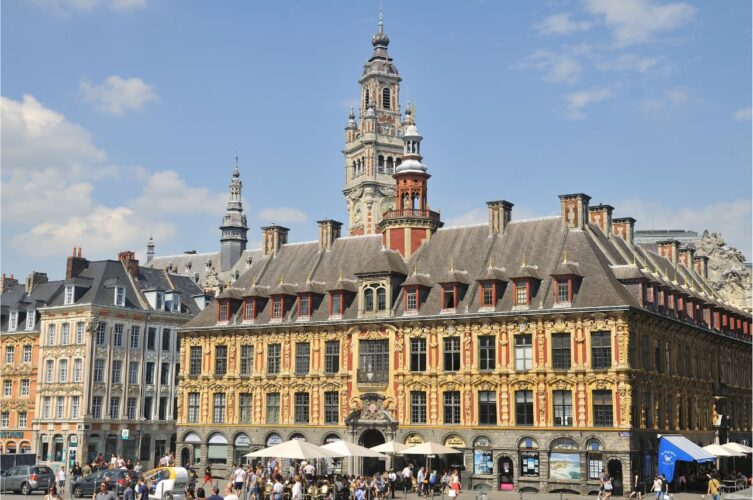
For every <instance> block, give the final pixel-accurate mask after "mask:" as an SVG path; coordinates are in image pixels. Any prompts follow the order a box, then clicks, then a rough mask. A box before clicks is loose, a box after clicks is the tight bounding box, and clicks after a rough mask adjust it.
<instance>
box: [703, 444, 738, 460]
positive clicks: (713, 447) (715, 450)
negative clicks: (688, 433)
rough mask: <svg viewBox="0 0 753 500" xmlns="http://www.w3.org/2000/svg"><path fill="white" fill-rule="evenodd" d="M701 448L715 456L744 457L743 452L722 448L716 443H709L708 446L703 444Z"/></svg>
mask: <svg viewBox="0 0 753 500" xmlns="http://www.w3.org/2000/svg"><path fill="white" fill-rule="evenodd" d="M703 449H704V450H706V451H708V452H709V453H711V454H712V455H714V456H717V457H744V456H745V454H744V453H740V452H737V451H730V450H727V449H725V448H722V447H721V446H719V445H718V444H710V445H708V446H704V447H703Z"/></svg>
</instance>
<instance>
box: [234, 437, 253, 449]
mask: <svg viewBox="0 0 753 500" xmlns="http://www.w3.org/2000/svg"><path fill="white" fill-rule="evenodd" d="M235 446H237V447H238V448H248V447H249V446H251V440H250V439H249V438H248V436H246V435H245V434H239V435H238V436H236V438H235Z"/></svg>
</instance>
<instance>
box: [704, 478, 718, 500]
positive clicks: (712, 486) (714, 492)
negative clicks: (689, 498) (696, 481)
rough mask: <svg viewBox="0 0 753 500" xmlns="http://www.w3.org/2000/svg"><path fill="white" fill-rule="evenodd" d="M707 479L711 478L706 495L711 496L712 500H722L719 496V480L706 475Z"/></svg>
mask: <svg viewBox="0 0 753 500" xmlns="http://www.w3.org/2000/svg"><path fill="white" fill-rule="evenodd" d="M706 477H707V478H709V484H708V487H707V489H706V494H707V495H711V499H712V500H720V498H721V497H720V496H719V488H720V487H721V485H720V484H719V480H718V479H717V478H716V475H713V476H712V475H710V474H706Z"/></svg>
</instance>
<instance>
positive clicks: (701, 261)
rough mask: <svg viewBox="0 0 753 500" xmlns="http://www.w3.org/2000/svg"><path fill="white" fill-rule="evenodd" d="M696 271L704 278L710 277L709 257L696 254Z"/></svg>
mask: <svg viewBox="0 0 753 500" xmlns="http://www.w3.org/2000/svg"><path fill="white" fill-rule="evenodd" d="M693 265H694V266H695V272H696V273H697V274H698V276H700V277H701V278H703V279H704V280H708V279H709V258H708V257H706V256H705V255H696V256H695V257H693Z"/></svg>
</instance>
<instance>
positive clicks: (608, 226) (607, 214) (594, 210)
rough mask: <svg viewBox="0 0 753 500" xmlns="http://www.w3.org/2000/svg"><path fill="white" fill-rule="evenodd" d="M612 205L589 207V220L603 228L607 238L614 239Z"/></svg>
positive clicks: (602, 230)
mask: <svg viewBox="0 0 753 500" xmlns="http://www.w3.org/2000/svg"><path fill="white" fill-rule="evenodd" d="M613 210H614V207H613V206H612V205H594V206H593V207H588V220H589V221H590V222H591V223H592V224H596V225H597V226H599V227H600V228H601V232H603V233H604V236H606V237H607V238H611V237H612V211H613Z"/></svg>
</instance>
